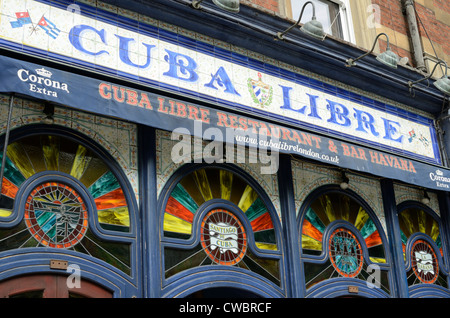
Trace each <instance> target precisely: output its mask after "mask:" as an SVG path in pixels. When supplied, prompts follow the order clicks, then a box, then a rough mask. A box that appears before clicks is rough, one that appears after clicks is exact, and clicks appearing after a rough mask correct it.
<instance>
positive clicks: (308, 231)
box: [301, 191, 390, 294]
mask: <svg viewBox="0 0 450 318" xmlns="http://www.w3.org/2000/svg"><path fill="white" fill-rule="evenodd" d="M334 221H340V223H342V226H339V227H337V228H335V229H334V230H333V231H332V232H331V233H328V231H326V229H327V228H328V227H329V225H331V224H332V222H334ZM334 224H335V223H334ZM346 224H348V225H346ZM344 225H345V226H344ZM331 226H333V225H331ZM350 228H351V229H352V230H350ZM357 231H358V232H359V233H357ZM301 233H302V236H301V243H302V254H303V258H304V260H305V261H304V269H305V270H304V272H305V281H306V288H307V289H311V288H312V287H314V286H315V285H317V284H319V283H321V282H325V281H327V280H330V279H334V278H353V279H360V280H363V281H370V280H371V278H370V277H371V276H370V275H371V274H370V271H368V268H369V262H368V260H366V259H365V258H364V253H363V249H364V248H367V250H368V254H369V258H370V261H371V262H374V263H378V264H380V266H384V263H386V258H385V251H384V244H383V241H382V239H381V236H380V233H379V232H378V229H377V227H376V225H375V223H374V221H373V220H372V218H371V217H370V215H369V213H368V212H367V211H366V210H365V209H364V207H363V206H362V205H361V204H360V203H358V202H357V201H356V200H355V199H353V198H352V197H350V196H348V195H346V194H343V193H342V192H333V191H330V192H327V193H325V194H322V195H320V196H319V197H317V198H316V199H315V200H314V201H312V203H311V205H310V206H309V207H307V210H306V212H305V215H304V219H303V221H302V224H301ZM326 233H327V234H326ZM356 234H358V235H356ZM324 235H327V240H326V241H325V240H324ZM361 237H362V239H361ZM324 244H325V246H324ZM323 251H327V255H326V259H324V260H322V258H321V255H322V253H323ZM319 259H320V261H319ZM377 266H378V265H377ZM373 283H374V284H375V285H376V286H378V287H379V288H380V289H381V290H382V291H384V292H385V293H387V294H389V290H390V288H389V278H388V271H387V270H381V271H380V276H379V278H377V279H376V281H374V282H373Z"/></svg>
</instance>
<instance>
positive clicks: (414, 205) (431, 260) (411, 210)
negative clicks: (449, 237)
mask: <svg viewBox="0 0 450 318" xmlns="http://www.w3.org/2000/svg"><path fill="white" fill-rule="evenodd" d="M397 209H398V222H399V227H400V234H401V237H402V246H403V253H404V254H403V255H404V260H405V267H406V271H407V279H408V286H409V287H410V288H413V289H416V288H417V287H420V288H422V287H427V286H431V285H433V286H439V287H443V288H446V289H447V288H448V287H449V286H448V282H447V275H448V269H447V266H446V264H445V261H446V260H445V258H444V255H445V252H444V250H445V248H446V247H445V246H444V242H443V240H442V233H441V225H440V219H439V217H438V216H437V215H436V214H435V213H434V212H433V211H432V210H431V209H430V208H429V207H427V206H425V205H423V204H421V203H419V202H414V201H406V202H403V203H402V204H400V205H399V206H398V208H397ZM413 293H414V291H413Z"/></svg>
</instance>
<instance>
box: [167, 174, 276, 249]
mask: <svg viewBox="0 0 450 318" xmlns="http://www.w3.org/2000/svg"><path fill="white" fill-rule="evenodd" d="M211 199H224V200H228V201H231V202H232V203H234V204H236V205H237V206H238V207H239V208H240V209H241V210H242V211H243V212H244V213H245V215H246V216H247V218H248V220H249V221H250V224H251V226H252V230H253V233H254V236H255V242H256V245H257V246H258V247H259V248H260V249H263V250H277V245H276V242H275V232H274V226H273V223H272V219H271V217H270V214H269V211H268V209H267V207H266V205H265V204H264V202H263V200H262V199H261V197H260V196H259V195H258V193H257V192H256V191H255V190H254V189H253V188H252V187H251V186H250V185H249V184H247V183H246V182H245V181H244V180H243V179H242V178H240V177H239V176H238V175H236V174H234V173H233V172H230V171H228V170H222V169H216V168H205V169H199V170H195V171H194V172H192V173H190V174H188V175H187V176H185V177H184V178H183V179H182V180H181V181H180V182H179V183H178V184H177V185H176V186H175V188H174V189H173V190H172V192H171V195H170V197H169V199H168V201H167V204H166V207H165V215H164V232H165V235H166V236H168V237H178V238H188V237H190V235H191V234H192V221H193V220H194V214H195V213H196V211H197V209H198V207H199V206H200V205H202V204H203V203H204V202H206V201H209V200H211Z"/></svg>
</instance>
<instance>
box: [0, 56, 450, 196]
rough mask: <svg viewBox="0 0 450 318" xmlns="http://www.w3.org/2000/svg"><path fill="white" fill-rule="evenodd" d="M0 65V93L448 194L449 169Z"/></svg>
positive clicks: (4, 60)
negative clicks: (300, 158) (270, 152)
mask: <svg viewBox="0 0 450 318" xmlns="http://www.w3.org/2000/svg"><path fill="white" fill-rule="evenodd" d="M0 65H1V69H2V72H1V73H0V92H2V93H17V94H21V95H26V96H30V97H34V98H38V99H42V100H46V101H49V102H54V103H57V104H60V105H65V106H69V107H73V108H76V109H79V110H83V111H88V112H93V113H96V114H100V115H105V116H112V117H116V118H122V119H124V120H128V121H131V122H134V123H137V124H142V125H148V126H152V127H155V128H158V129H163V130H168V131H179V132H180V133H185V134H189V135H192V136H196V137H200V138H202V139H205V140H216V141H217V140H219V141H225V142H228V143H234V144H239V145H246V146H249V147H252V148H258V149H270V150H271V151H278V152H281V153H289V154H294V155H299V156H302V157H304V158H307V159H313V160H317V161H319V162H323V163H326V164H332V165H335V166H338V167H342V168H348V169H352V170H357V171H361V172H366V173H371V174H374V175H377V176H381V177H386V178H390V179H396V180H400V181H404V182H407V183H411V184H415V185H418V186H423V187H426V188H431V189H437V190H444V191H447V190H449V187H450V171H449V170H448V169H445V168H443V167H440V166H434V165H430V164H426V163H423V162H420V161H416V160H411V159H408V158H406V157H401V156H397V155H394V154H390V153H386V152H383V151H379V150H376V149H371V148H367V147H362V146H359V145H356V144H352V143H349V142H345V141H340V140H337V139H332V138H328V137H325V136H323V135H318V134H314V133H310V132H308V131H303V130H299V129H296V128H292V127H288V126H284V125H283V126H282V125H279V124H276V123H274V122H270V121H264V120H260V119H258V118H256V117H255V118H252V117H250V116H244V115H240V114H238V113H231V112H228V111H222V110H219V109H215V108H211V107H206V106H202V105H199V104H194V103H186V102H185V101H183V100H181V99H174V98H169V97H167V96H164V95H161V94H155V93H150V92H147V91H143V90H137V89H133V88H130V87H125V86H121V85H117V84H114V83H110V82H105V81H100V80H97V79H93V78H89V77H85V76H80V75H77V74H72V73H69V72H64V71H60V70H57V69H53V68H48V67H43V66H40V65H37V64H33V63H28V62H24V61H20V60H16V59H12V58H8V57H4V56H2V57H0ZM218 135H221V136H220V138H218ZM224 136H225V137H224ZM230 136H231V137H230Z"/></svg>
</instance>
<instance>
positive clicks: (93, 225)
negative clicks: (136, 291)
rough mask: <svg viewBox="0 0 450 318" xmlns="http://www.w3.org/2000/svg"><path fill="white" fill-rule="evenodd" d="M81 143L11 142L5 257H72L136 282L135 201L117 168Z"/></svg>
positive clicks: (46, 136) (35, 137) (31, 136)
mask: <svg viewBox="0 0 450 318" xmlns="http://www.w3.org/2000/svg"><path fill="white" fill-rule="evenodd" d="M12 135H13V137H14V133H13V134H12ZM79 140H82V138H81V137H78V139H77V138H76V137H75V138H74V137H73V136H71V134H70V133H67V132H66V131H64V132H62V130H61V131H58V132H56V133H53V132H52V133H35V132H28V133H27V132H21V133H19V135H18V137H16V138H12V140H11V142H10V144H9V145H8V148H7V153H6V165H5V172H4V178H3V187H2V196H1V200H0V252H3V251H7V250H13V249H25V248H39V247H41V248H42V247H47V248H55V249H66V250H72V251H75V252H80V253H84V254H87V255H90V256H93V257H96V258H99V259H102V260H104V261H106V262H107V263H109V264H111V265H113V266H115V267H117V268H118V269H120V270H121V271H123V272H124V273H126V274H130V273H131V249H130V244H131V242H132V241H133V239H132V238H133V235H134V234H131V233H133V232H134V229H133V228H132V223H131V218H130V212H129V202H128V200H129V199H128V198H127V196H126V195H125V190H124V188H123V186H122V184H121V182H119V178H118V176H117V175H116V173H115V172H114V171H113V169H111V166H110V164H111V163H108V162H107V159H106V158H105V157H103V156H102V155H99V154H98V153H97V150H95V149H94V148H90V146H88V145H87V144H85V143H81V142H80V141H79ZM2 156H3V153H0V159H1V158H2ZM106 234H107V235H109V238H108V239H104V238H102V237H106ZM130 234H131V235H130ZM114 236H116V237H117V238H116V239H114V238H113V237H114Z"/></svg>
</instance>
